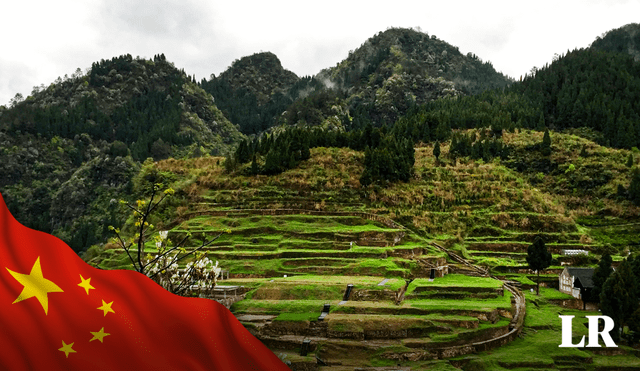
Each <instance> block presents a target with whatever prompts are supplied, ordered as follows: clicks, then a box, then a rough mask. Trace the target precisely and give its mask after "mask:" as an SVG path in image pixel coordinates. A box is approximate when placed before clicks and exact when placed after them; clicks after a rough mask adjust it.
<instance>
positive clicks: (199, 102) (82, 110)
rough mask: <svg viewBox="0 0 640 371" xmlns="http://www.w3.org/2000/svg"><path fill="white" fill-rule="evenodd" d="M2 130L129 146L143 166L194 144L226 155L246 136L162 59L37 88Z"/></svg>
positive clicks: (112, 63) (104, 63) (99, 65)
mask: <svg viewBox="0 0 640 371" xmlns="http://www.w3.org/2000/svg"><path fill="white" fill-rule="evenodd" d="M0 130H2V131H4V132H6V133H8V134H10V135H11V134H13V133H16V132H18V131H19V132H21V133H29V134H34V135H35V134H38V135H40V136H43V137H45V138H52V137H55V136H58V137H62V138H74V137H75V136H77V135H81V134H88V135H89V136H90V137H91V138H92V139H94V140H105V141H107V142H113V141H120V142H122V143H124V144H125V145H126V146H127V147H128V149H129V150H130V151H131V153H132V155H133V157H134V158H135V159H138V160H144V159H145V158H147V157H149V156H153V157H167V156H169V155H172V154H174V155H175V154H177V153H173V150H180V149H181V148H184V147H186V146H189V145H191V144H194V145H196V146H204V147H205V148H206V149H208V151H211V152H213V153H223V152H226V151H227V149H228V146H229V145H231V144H233V143H235V142H236V141H238V140H239V139H240V138H241V137H242V135H241V134H240V133H239V132H238V130H237V129H236V128H235V127H234V126H233V125H232V124H231V123H230V122H229V121H228V120H227V119H226V118H225V117H224V115H223V114H222V112H220V110H218V109H217V107H216V106H215V104H214V103H213V102H212V99H211V97H210V96H209V95H208V94H206V92H204V91H203V90H202V89H201V88H199V87H198V86H197V84H195V82H193V81H192V79H191V78H190V77H189V76H187V75H186V74H185V72H184V71H182V70H178V69H177V68H176V67H175V66H174V65H173V63H170V62H168V61H167V60H166V58H165V57H164V55H156V56H155V57H154V58H153V60H147V59H141V58H139V57H138V58H133V57H132V56H131V55H129V54H127V55H122V56H119V57H115V58H112V59H110V60H101V61H99V62H95V63H93V65H92V66H91V69H90V70H89V71H88V73H87V74H83V73H82V71H81V70H80V69H78V70H77V71H76V73H74V74H73V75H72V76H71V77H68V76H66V75H65V78H64V79H62V78H58V79H57V80H56V81H55V82H54V83H52V84H50V85H49V86H48V87H45V86H44V85H42V86H40V87H35V88H34V89H33V91H32V93H31V95H30V96H28V97H27V98H26V99H25V100H23V101H21V100H19V99H18V100H14V102H13V104H12V107H11V108H10V109H8V110H7V111H6V112H4V113H3V115H2V116H0ZM154 145H155V148H156V149H157V151H156V150H154ZM160 147H162V148H161V149H162V150H160ZM156 152H157V153H156ZM160 152H162V153H160Z"/></svg>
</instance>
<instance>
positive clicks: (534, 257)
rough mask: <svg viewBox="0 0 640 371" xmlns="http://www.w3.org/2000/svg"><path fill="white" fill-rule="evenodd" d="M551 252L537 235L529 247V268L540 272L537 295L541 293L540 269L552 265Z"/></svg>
mask: <svg viewBox="0 0 640 371" xmlns="http://www.w3.org/2000/svg"><path fill="white" fill-rule="evenodd" d="M551 259H552V257H551V253H550V252H549V251H548V250H547V247H546V246H545V244H544V241H543V240H542V238H541V237H540V236H537V237H536V239H535V241H533V244H531V245H530V246H529V248H528V249H527V264H529V269H533V270H535V271H536V272H537V274H538V282H537V283H536V295H540V271H541V270H543V269H546V268H547V267H548V266H550V265H551Z"/></svg>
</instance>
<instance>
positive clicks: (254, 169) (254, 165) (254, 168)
mask: <svg viewBox="0 0 640 371" xmlns="http://www.w3.org/2000/svg"><path fill="white" fill-rule="evenodd" d="M259 172H260V168H259V167H258V161H257V159H256V155H255V154H254V155H253V159H252V160H251V174H252V175H257V174H258V173H259Z"/></svg>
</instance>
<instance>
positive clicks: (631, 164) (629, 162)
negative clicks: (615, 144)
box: [626, 153, 633, 167]
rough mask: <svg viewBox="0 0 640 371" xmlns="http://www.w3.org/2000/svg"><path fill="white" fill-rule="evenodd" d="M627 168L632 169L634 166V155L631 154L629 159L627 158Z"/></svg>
mask: <svg viewBox="0 0 640 371" xmlns="http://www.w3.org/2000/svg"><path fill="white" fill-rule="evenodd" d="M626 165H627V167H632V166H633V154H632V153H629V157H627V163H626Z"/></svg>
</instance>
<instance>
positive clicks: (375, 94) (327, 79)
mask: <svg viewBox="0 0 640 371" xmlns="http://www.w3.org/2000/svg"><path fill="white" fill-rule="evenodd" d="M314 79H315V80H317V81H320V82H322V83H323V85H324V89H315V91H316V92H323V91H324V90H326V89H331V90H334V91H337V92H339V94H337V95H336V96H335V97H333V98H332V99H330V100H329V101H330V103H329V104H328V105H325V106H313V104H312V102H310V101H309V99H308V98H307V100H308V101H307V102H306V103H305V104H298V106H302V107H296V108H297V109H296V110H294V113H291V112H290V111H291V110H288V111H287V113H289V114H290V115H289V116H293V117H287V116H284V117H283V118H282V121H284V122H285V123H287V124H296V123H297V122H306V120H305V118H306V117H307V116H309V114H306V115H305V114H303V115H296V114H297V113H298V112H302V113H304V112H305V110H304V108H305V107H306V108H307V111H308V110H310V109H311V108H313V109H315V110H317V111H320V112H322V113H323V114H324V115H323V116H322V118H321V119H320V121H324V120H325V119H332V118H333V117H338V118H339V120H340V121H342V122H343V123H344V124H346V125H355V126H363V125H364V124H363V122H372V123H373V124H374V125H377V126H379V125H382V124H383V123H387V124H392V123H393V122H395V121H396V120H397V119H398V118H399V117H401V116H402V115H404V114H405V113H406V112H407V111H408V110H409V109H410V108H411V107H412V106H414V105H420V104H424V103H427V102H430V101H433V100H436V99H439V98H443V97H453V96H459V95H473V94H478V93H480V92H482V91H484V90H487V89H493V88H501V87H505V86H507V85H509V84H510V83H511V82H512V80H511V79H510V78H509V77H507V76H504V75H502V74H501V73H498V72H496V71H495V69H494V68H493V66H492V65H491V63H490V62H482V61H481V60H480V59H479V58H478V57H477V56H475V55H474V54H472V53H469V54H467V55H463V54H461V53H460V51H459V50H458V48H457V47H454V46H452V45H450V44H448V43H446V42H444V41H442V40H439V39H438V38H436V37H435V36H429V35H427V34H425V33H422V32H419V31H416V30H413V29H403V28H392V29H388V30H386V31H385V32H380V33H378V34H377V35H375V36H373V37H371V38H369V39H368V40H367V41H365V43H364V44H362V45H361V46H360V47H359V48H358V49H356V50H355V51H352V52H350V53H349V56H348V57H347V58H346V59H345V60H343V61H342V62H340V63H338V64H337V66H335V67H332V68H328V69H324V70H322V71H320V73H318V74H317V75H316V76H314ZM308 90H311V89H308ZM320 94H326V93H320ZM334 95H335V94H334ZM339 95H342V96H343V97H344V102H342V103H340V101H341V99H340V97H339ZM334 98H337V101H336V99H334ZM324 101H327V100H326V99H324ZM336 103H338V104H336ZM332 107H339V108H340V109H339V111H341V112H342V113H343V114H342V115H339V114H338V115H336V112H335V111H336V110H335V109H331V108H332ZM300 108H303V110H302V111H301V110H300ZM297 116H302V119H301V118H300V117H297ZM311 116H313V115H311ZM356 116H360V117H356ZM354 120H355V124H354V122H353V121H354Z"/></svg>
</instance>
